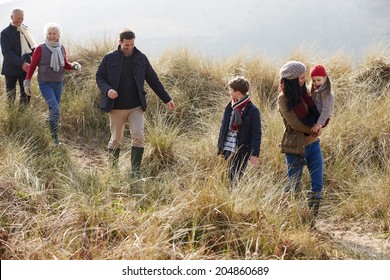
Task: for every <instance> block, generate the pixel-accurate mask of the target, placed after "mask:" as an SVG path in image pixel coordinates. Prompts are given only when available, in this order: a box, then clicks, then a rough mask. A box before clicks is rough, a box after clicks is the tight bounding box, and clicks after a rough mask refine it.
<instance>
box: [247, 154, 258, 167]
mask: <svg viewBox="0 0 390 280" xmlns="http://www.w3.org/2000/svg"><path fill="white" fill-rule="evenodd" d="M249 161H250V163H251V164H252V165H253V166H257V165H258V164H259V157H255V156H251V157H250V158H249Z"/></svg>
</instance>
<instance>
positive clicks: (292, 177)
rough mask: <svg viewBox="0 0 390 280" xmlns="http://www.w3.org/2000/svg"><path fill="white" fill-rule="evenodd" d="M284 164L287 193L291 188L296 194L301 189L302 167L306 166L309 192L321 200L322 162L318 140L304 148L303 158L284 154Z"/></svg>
mask: <svg viewBox="0 0 390 280" xmlns="http://www.w3.org/2000/svg"><path fill="white" fill-rule="evenodd" d="M286 162H287V174H288V185H287V186H286V188H285V191H286V192H288V191H290V189H291V188H294V191H296V192H297V191H299V190H300V189H301V179H302V172H303V166H304V165H305V164H307V168H308V170H309V173H310V181H311V189H310V191H311V192H313V193H315V195H316V197H317V198H321V191H322V185H323V166H322V165H323V162H322V152H321V147H320V140H317V141H316V142H314V143H311V144H310V145H307V146H306V147H305V155H304V156H299V155H293V154H286Z"/></svg>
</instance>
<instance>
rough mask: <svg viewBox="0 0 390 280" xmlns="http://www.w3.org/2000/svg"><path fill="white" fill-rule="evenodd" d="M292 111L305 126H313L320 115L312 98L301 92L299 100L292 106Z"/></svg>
mask: <svg viewBox="0 0 390 280" xmlns="http://www.w3.org/2000/svg"><path fill="white" fill-rule="evenodd" d="M305 104H306V105H307V108H306V106H305ZM294 112H295V114H296V115H297V117H298V119H300V120H301V121H302V122H303V123H304V124H305V125H307V126H313V125H314V124H315V123H316V122H317V120H318V118H319V117H320V113H319V112H318V109H317V107H316V105H315V104H314V101H313V99H312V98H311V96H309V95H308V94H307V93H304V94H302V96H301V100H300V102H299V103H298V104H297V105H295V106H294Z"/></svg>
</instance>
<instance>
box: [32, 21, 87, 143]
mask: <svg viewBox="0 0 390 280" xmlns="http://www.w3.org/2000/svg"><path fill="white" fill-rule="evenodd" d="M44 34H45V42H44V43H42V44H40V45H39V46H38V47H37V48H36V49H35V51H34V54H33V56H32V59H31V64H30V67H29V69H28V72H27V76H26V79H25V81H24V87H25V90H26V93H27V94H29V95H31V77H32V75H33V74H34V71H35V69H36V67H38V84H39V89H40V91H41V93H42V96H43V98H44V99H45V101H46V103H47V105H48V109H49V116H48V122H49V125H50V131H51V134H52V137H53V140H54V143H55V144H56V145H60V144H61V142H60V140H59V138H58V122H59V118H60V102H61V94H62V87H63V80H64V72H65V70H78V71H80V68H81V67H80V64H79V63H78V62H73V63H69V62H68V59H67V57H66V51H65V47H64V46H63V45H62V44H61V42H60V38H61V35H62V32H61V27H60V26H59V25H58V24H56V23H48V24H46V25H45V27H44Z"/></svg>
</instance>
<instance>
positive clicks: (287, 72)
mask: <svg viewBox="0 0 390 280" xmlns="http://www.w3.org/2000/svg"><path fill="white" fill-rule="evenodd" d="M305 71H306V66H305V64H303V63H302V62H299V61H294V60H293V61H289V62H287V63H286V64H284V65H283V66H282V68H281V69H280V71H279V75H280V77H281V78H285V79H288V80H293V79H296V78H298V77H299V76H300V75H301V74H302V73H303V72H305Z"/></svg>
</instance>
